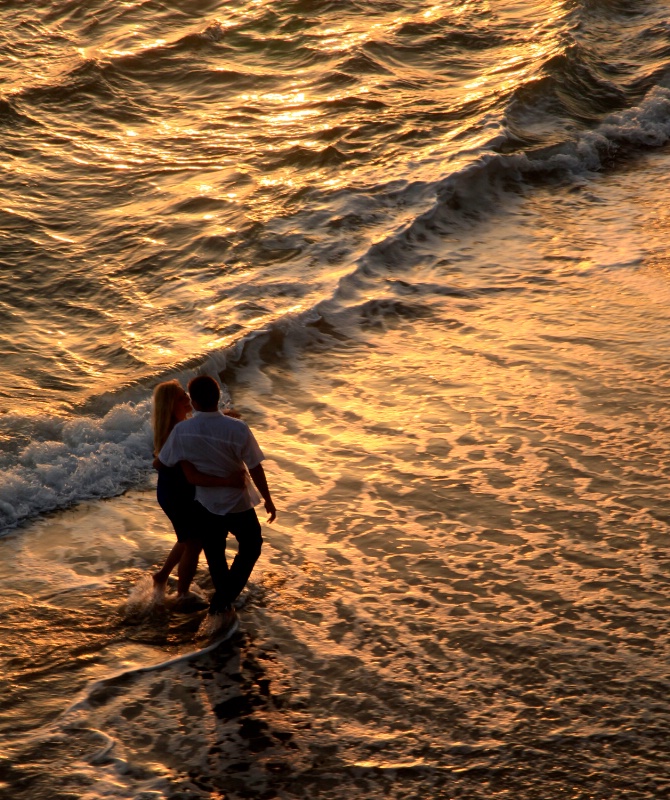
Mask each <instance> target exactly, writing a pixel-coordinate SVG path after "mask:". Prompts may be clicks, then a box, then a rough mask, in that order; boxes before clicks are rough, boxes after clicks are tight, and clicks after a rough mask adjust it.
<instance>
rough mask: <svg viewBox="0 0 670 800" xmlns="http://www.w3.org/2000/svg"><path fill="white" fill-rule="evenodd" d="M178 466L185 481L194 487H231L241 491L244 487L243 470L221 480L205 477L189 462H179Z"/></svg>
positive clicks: (214, 477)
mask: <svg viewBox="0 0 670 800" xmlns="http://www.w3.org/2000/svg"><path fill="white" fill-rule="evenodd" d="M179 466H180V467H181V468H182V472H183V473H184V476H185V477H186V480H187V481H188V482H189V483H192V484H193V485H194V486H232V487H234V488H235V489H241V488H242V487H243V486H244V479H245V477H246V473H245V472H244V470H238V471H237V472H231V473H230V475H226V477H225V478H221V477H219V476H218V475H207V474H205V473H204V472H200V470H199V469H198V468H197V467H194V466H193V464H191V462H190V461H180V462H179Z"/></svg>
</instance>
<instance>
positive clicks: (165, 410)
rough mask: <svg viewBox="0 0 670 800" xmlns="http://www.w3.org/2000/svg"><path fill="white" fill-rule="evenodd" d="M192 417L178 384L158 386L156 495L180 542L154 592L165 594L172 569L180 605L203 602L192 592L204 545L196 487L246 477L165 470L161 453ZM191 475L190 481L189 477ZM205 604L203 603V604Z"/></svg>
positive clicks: (187, 468) (185, 468)
mask: <svg viewBox="0 0 670 800" xmlns="http://www.w3.org/2000/svg"><path fill="white" fill-rule="evenodd" d="M190 414H191V400H190V398H189V396H188V394H187V393H186V392H185V391H184V389H183V388H182V387H181V385H180V383H179V381H176V380H173V381H165V382H164V383H159V384H158V386H156V388H155V389H154V395H153V415H152V424H153V434H154V456H155V458H154V467H156V469H157V470H158V482H157V485H156V496H157V499H158V503H159V505H160V507H161V508H162V509H163V511H164V512H165V514H166V516H167V517H168V519H169V520H170V522H171V523H172V527H173V528H174V531H175V533H176V535H177V542H176V544H175V545H174V547H173V548H172V550H171V551H170V553H169V554H168V557H167V558H166V560H165V563H164V564H163V566H162V567H161V569H159V570H158V572H156V573H154V575H153V580H154V587H155V589H157V590H159V591H161V592H164V591H165V587H166V586H167V581H168V578H169V577H170V573H171V572H172V570H173V569H174V568H175V567H176V566H177V564H178V565H179V567H178V570H177V606H186V605H189V604H191V605H193V604H194V602H197V601H198V600H201V598H199V597H198V595H195V594H193V593H192V592H189V589H190V586H191V581H192V580H193V578H194V576H195V573H196V570H197V569H198V558H199V556H200V551H201V550H202V543H201V542H200V540H199V539H198V538H197V531H194V530H193V519H194V518H195V515H194V514H193V510H192V508H191V506H192V505H193V503H195V487H196V486H240V485H241V484H243V483H244V474H243V473H236V474H234V475H230V476H228V477H226V478H220V477H217V476H214V475H205V474H203V473H202V472H200V471H199V470H197V469H196V468H195V467H194V466H193V465H192V464H190V463H189V462H187V461H183V462H181V463H180V464H177V466H175V467H166V466H165V465H164V464H161V462H160V461H159V460H158V453H160V451H161V448H162V447H163V445H164V444H165V442H166V441H167V438H168V436H169V435H170V432H171V431H172V429H173V428H174V426H175V425H176V424H177V423H178V422H181V421H182V420H185V419H186V418H187V417H189V416H190ZM186 475H188V479H187V478H186ZM201 605H202V606H203V607H204V605H205V603H204V601H202V604H201Z"/></svg>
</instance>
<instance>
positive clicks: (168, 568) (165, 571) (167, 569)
mask: <svg viewBox="0 0 670 800" xmlns="http://www.w3.org/2000/svg"><path fill="white" fill-rule="evenodd" d="M185 550H186V543H185V542H176V543H175V545H174V547H173V548H172V550H170V552H169V553H168V557H167V558H166V559H165V564H163V566H162V567H161V568H160V569H159V570H158V572H154V574H153V579H154V583H155V584H156V586H164V585H165V584H166V583H167V580H168V578H169V577H170V573H171V572H172V570H173V569H174V568H175V567H176V566H177V564H181V559H182V556H183V555H184V551H185ZM197 565H198V562H197V559H196V567H197ZM193 574H195V572H194V573H193Z"/></svg>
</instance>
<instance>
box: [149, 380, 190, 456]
mask: <svg viewBox="0 0 670 800" xmlns="http://www.w3.org/2000/svg"><path fill="white" fill-rule="evenodd" d="M183 394H184V390H183V388H182V386H181V384H180V383H179V381H165V382H164V383H159V384H158V386H156V388H155V389H154V405H153V413H152V418H151V422H152V425H153V429H154V455H158V453H159V452H160V450H161V447H163V445H164V444H165V442H166V441H167V438H168V436H169V435H170V431H171V430H172V429H173V428H174V426H175V425H176V423H177V420H176V419H175V415H174V407H175V404H176V403H177V401H178V400H179V399H180V398H181V396H182V395H183Z"/></svg>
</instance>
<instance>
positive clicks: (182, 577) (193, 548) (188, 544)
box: [177, 539, 202, 595]
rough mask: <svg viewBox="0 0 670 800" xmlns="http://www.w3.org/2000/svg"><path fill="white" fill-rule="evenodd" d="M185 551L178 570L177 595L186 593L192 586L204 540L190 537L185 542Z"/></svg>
mask: <svg viewBox="0 0 670 800" xmlns="http://www.w3.org/2000/svg"><path fill="white" fill-rule="evenodd" d="M183 544H184V551H183V553H182V556H181V559H180V561H179V568H178V570H177V595H185V594H187V593H188V590H189V589H190V587H191V581H192V580H193V578H194V577H195V573H196V571H197V569H198V558H199V557H200V551H201V550H202V542H200V541H199V540H198V539H188V540H187V541H185V542H184V543H183Z"/></svg>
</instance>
